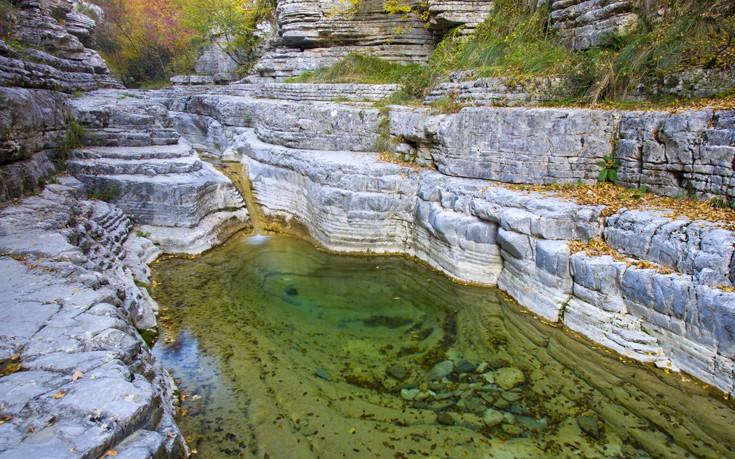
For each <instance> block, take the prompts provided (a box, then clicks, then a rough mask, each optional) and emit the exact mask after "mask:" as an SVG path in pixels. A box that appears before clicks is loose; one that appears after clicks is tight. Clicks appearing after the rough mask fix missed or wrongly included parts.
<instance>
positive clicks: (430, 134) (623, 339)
mask: <svg viewBox="0 0 735 459" xmlns="http://www.w3.org/2000/svg"><path fill="white" fill-rule="evenodd" d="M283 86H284V88H287V87H288V85H283ZM353 90H355V91H361V88H359V87H356V88H353V87H352V86H350V85H334V86H333V87H332V88H331V89H330V90H329V91H327V92H330V93H335V94H336V93H341V94H348V93H350V92H351V91H353ZM269 91H270V93H271V94H276V93H278V94H280V96H279V97H282V98H283V99H286V100H283V99H281V100H278V99H267V100H266V99H257V98H253V97H252V96H253V94H255V93H256V92H258V91H256V90H255V86H241V87H240V89H239V92H238V91H237V90H235V89H234V88H233V89H230V90H227V89H221V90H219V91H214V92H209V93H207V94H190V95H186V94H185V93H179V94H177V95H176V97H174V98H172V108H173V109H174V110H178V111H179V112H180V113H179V114H177V115H176V119H177V120H179V121H177V123H178V126H179V129H180V130H181V132H182V133H184V135H185V136H186V137H188V138H191V139H192V141H196V142H204V143H207V144H208V145H209V146H210V148H211V151H212V152H213V153H217V152H219V153H220V154H222V155H223V157H224V158H226V159H230V160H233V159H235V160H241V161H242V162H243V163H244V164H245V165H246V166H247V173H248V177H249V179H250V182H251V185H252V191H253V196H254V198H255V200H256V201H257V203H258V204H259V206H260V210H261V212H262V213H263V216H264V217H265V219H266V221H270V222H272V223H274V224H277V225H280V226H281V227H282V228H285V229H286V230H289V228H290V229H291V230H293V231H295V232H297V233H306V234H307V235H308V236H310V237H311V238H313V240H315V241H316V242H318V243H319V244H321V245H323V246H325V247H327V248H330V249H333V250H340V251H350V252H355V251H370V252H392V253H404V254H409V255H412V256H415V257H417V258H419V259H421V260H423V261H425V262H426V263H428V264H430V265H431V266H433V267H435V268H437V269H440V270H442V271H444V272H445V273H447V274H449V275H450V276H452V277H454V278H457V279H459V280H462V281H471V282H477V283H482V284H497V285H498V286H499V287H500V288H501V289H502V290H504V291H506V292H507V293H508V294H510V295H511V296H513V297H514V298H515V299H516V300H518V302H519V303H521V304H522V305H524V306H525V307H527V308H528V309H529V310H531V311H533V312H534V313H536V314H538V315H539V316H541V317H543V318H544V319H546V320H549V321H552V322H559V323H562V324H564V325H566V326H567V327H569V328H570V329H572V330H575V331H578V332H579V333H582V334H583V335H585V336H587V337H588V338H590V339H592V340H594V341H596V342H598V343H601V344H603V345H605V346H606V347H608V348H610V349H613V350H615V351H617V352H619V353H620V354H622V355H624V356H627V357H631V358H635V359H637V360H641V361H644V362H651V363H655V364H657V365H660V366H663V367H666V368H671V369H682V370H684V371H686V372H689V373H691V374H693V375H694V376H696V377H697V378H699V379H702V380H704V381H706V382H708V383H711V384H713V385H715V386H717V387H719V388H720V389H722V390H724V391H726V392H728V393H733V391H735V350H734V349H733V346H732V343H733V340H732V336H733V333H732V332H733V329H735V294H734V293H732V292H730V289H731V287H732V286H733V275H732V274H731V273H732V271H733V269H732V266H733V260H732V255H733V250H735V249H734V247H735V234H733V232H732V230H731V229H730V228H728V227H725V226H723V225H720V224H715V223H709V222H705V221H692V220H690V219H687V218H684V217H676V216H673V215H672V214H671V213H670V211H666V210H662V211H632V210H626V209H622V210H620V211H619V212H616V213H614V214H613V215H612V216H609V217H607V216H603V215H605V214H604V213H603V211H604V210H605V207H604V206H602V205H599V206H595V205H578V204H574V203H572V202H569V201H568V200H566V199H565V198H564V197H562V196H556V195H554V194H553V193H550V194H549V193H547V194H539V193H531V192H527V191H523V190H522V189H509V188H504V187H503V186H502V183H515V184H549V183H558V182H562V183H577V181H578V180H582V181H585V182H587V183H594V181H595V179H596V176H597V173H598V172H599V167H598V166H596V164H595V163H596V161H598V160H599V159H600V158H601V157H602V155H607V154H613V153H615V152H617V154H618V155H619V156H620V157H622V158H625V157H633V159H635V158H638V160H639V161H640V162H639V163H638V164H644V165H645V164H649V163H651V161H652V160H653V157H651V156H648V155H645V156H641V155H640V154H639V155H638V156H637V157H636V156H635V155H634V154H633V153H630V152H631V151H633V152H635V151H637V152H641V151H645V150H642V149H637V148H634V147H635V145H637V144H635V143H631V142H633V141H632V140H631V139H635V142H639V143H640V142H646V141H648V142H654V141H653V140H652V138H651V139H649V137H650V136H651V134H650V132H651V131H652V130H654V129H655V131H656V132H657V133H658V135H659V138H658V140H657V141H655V142H654V144H652V145H649V147H648V148H651V149H653V147H654V146H659V147H660V150H657V151H665V154H663V155H662V156H660V157H658V158H659V161H660V163H659V166H658V167H657V168H655V169H654V168H651V169H652V170H651V171H648V170H647V169H648V168H647V167H643V170H641V168H640V167H635V166H631V165H630V164H628V162H626V163H624V165H623V166H622V167H621V170H620V171H621V176H620V177H621V180H622V181H629V182H631V183H632V184H638V183H639V181H641V180H643V178H642V177H645V182H640V183H646V184H648V185H649V186H651V188H653V189H654V190H657V191H659V192H662V193H667V194H678V193H681V192H684V191H685V190H686V189H687V187H688V186H698V185H696V184H697V183H700V184H702V189H701V195H702V197H706V196H715V195H716V196H723V197H727V198H730V194H729V191H723V190H722V189H720V188H717V187H716V186H715V185H716V184H717V183H720V182H719V181H718V180H720V179H717V177H722V179H721V180H729V177H731V175H732V173H733V170H732V167H731V166H728V165H726V164H724V163H723V164H721V165H720V167H719V168H717V169H716V170H713V171H712V172H713V173H711V174H709V175H707V177H708V180H702V181H699V182H697V181H696V177H699V176H698V175H687V180H689V181H686V182H680V183H677V184H676V186H671V183H670V181H668V180H666V176H665V175H662V174H666V171H668V170H679V169H682V168H684V169H686V170H688V171H689V172H692V171H695V170H697V168H702V167H705V166H706V165H705V164H702V162H701V161H700V160H698V159H697V158H700V157H710V158H712V156H711V155H710V154H709V153H707V152H709V151H710V150H712V151H717V152H719V156H718V157H725V156H728V157H730V158H732V157H733V156H735V143H734V142H732V141H731V139H732V138H733V136H732V133H733V132H735V125H732V123H730V121H728V120H730V119H731V115H732V113H731V112H730V111H713V110H707V109H704V110H698V111H692V112H685V113H680V114H669V113H664V112H646V113H643V112H623V111H603V110H581V109H552V108H548V109H524V108H513V109H502V108H489V107H485V108H483V107H476V108H465V109H463V110H462V111H460V112H459V113H457V114H448V115H434V114H431V113H429V112H427V111H426V110H423V109H408V108H401V107H391V110H390V113H389V114H388V115H387V116H388V120H389V124H388V128H389V131H390V134H391V135H392V137H393V138H394V139H395V140H396V141H397V142H398V147H397V148H398V150H399V151H402V152H404V154H405V155H406V158H413V159H416V160H418V161H419V162H421V163H422V164H424V166H425V167H424V168H417V167H411V166H408V165H399V164H391V163H388V162H384V161H380V160H379V159H378V156H377V155H376V154H375V153H371V152H370V151H371V150H374V149H375V146H376V143H375V142H376V141H378V140H379V138H380V137H381V135H385V129H386V121H388V120H386V121H383V122H382V123H381V122H380V121H379V117H380V116H381V113H380V112H379V111H378V110H376V109H375V108H373V107H372V106H371V105H370V104H360V103H352V104H348V103H334V102H328V101H308V102H306V101H301V102H298V103H295V102H294V101H292V100H288V94H301V93H305V89H304V88H303V87H302V88H301V89H299V92H293V91H288V90H285V89H284V90H283V91H280V92H277V91H276V90H275V88H270V89H269ZM217 92H220V94H217ZM261 94H262V93H261ZM182 96H183V97H182ZM272 97H273V96H272ZM647 120H655V123H657V124H655V127H652V125H651V123H646V122H643V123H640V122H639V121H647ZM698 120H707V121H706V122H703V123H699V122H698ZM244 121H247V122H244ZM636 122H639V123H638V124H635V123H636ZM664 136H665V138H666V139H668V140H664ZM646 139H648V140H646ZM727 139H730V140H727ZM371 144H372V148H371ZM626 152H628V153H626ZM687 153H688V156H687ZM669 157H670V159H667V158H669ZM712 160H714V159H712ZM629 161H632V160H629ZM686 161H689V162H688V163H687V162H686ZM682 164H687V166H681V165H682ZM427 166H428V167H427ZM631 171H633V172H631ZM657 174H658V175H657ZM688 183H691V184H692V185H688ZM728 183H729V182H728ZM728 190H729V188H728ZM595 237H604V238H605V240H606V241H607V242H608V244H609V245H610V246H611V247H612V248H614V249H616V250H617V251H618V252H619V253H620V254H621V255H622V257H623V258H621V259H614V258H612V257H611V256H592V255H588V254H586V253H585V252H577V253H573V251H572V250H571V249H570V241H587V240H589V239H591V238H595ZM626 256H627V257H629V258H627V259H626V258H625V257H626ZM639 260H645V261H647V262H648V263H650V265H646V266H644V267H639V266H638V261H639ZM667 270H668V271H667Z"/></svg>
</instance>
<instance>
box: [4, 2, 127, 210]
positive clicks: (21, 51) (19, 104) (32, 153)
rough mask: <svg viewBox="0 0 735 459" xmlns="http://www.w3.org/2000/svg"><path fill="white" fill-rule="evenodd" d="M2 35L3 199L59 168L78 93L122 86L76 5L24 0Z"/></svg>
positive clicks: (16, 5)
mask: <svg viewBox="0 0 735 459" xmlns="http://www.w3.org/2000/svg"><path fill="white" fill-rule="evenodd" d="M2 23H3V27H2V29H3V35H2V36H0V104H1V105H2V106H3V107H4V109H3V110H2V111H1V112H0V202H4V201H7V200H9V199H12V198H17V197H19V196H21V195H23V194H24V193H28V192H31V191H34V190H36V189H37V188H38V185H39V183H40V182H42V181H43V180H45V179H46V178H48V177H49V176H50V174H52V173H54V172H57V171H59V170H60V164H59V159H60V158H59V154H58V153H59V148H60V146H62V145H63V143H64V141H65V138H66V136H67V124H68V122H69V120H70V107H69V104H68V103H69V100H70V99H71V98H72V93H74V92H79V91H89V90H92V89H97V88H105V87H119V84H118V83H117V82H115V80H113V79H112V78H111V77H110V76H109V70H108V68H107V64H105V62H104V61H103V60H102V58H101V57H100V56H99V54H97V52H96V51H94V50H93V49H91V48H90V47H89V46H91V45H92V44H93V42H92V39H91V36H92V30H93V28H94V26H95V23H94V21H92V20H91V19H90V18H88V17H87V16H85V15H83V14H81V13H79V12H77V11H75V9H74V7H73V3H72V2H71V1H70V0H58V1H41V2H38V1H30V0H28V1H25V0H23V1H17V2H13V3H12V4H11V10H10V11H8V12H6V13H5V14H4V16H3V18H2Z"/></svg>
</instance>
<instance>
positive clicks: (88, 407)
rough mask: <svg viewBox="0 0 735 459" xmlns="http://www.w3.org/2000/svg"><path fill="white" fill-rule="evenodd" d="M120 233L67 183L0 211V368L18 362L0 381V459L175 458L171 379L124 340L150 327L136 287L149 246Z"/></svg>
mask: <svg viewBox="0 0 735 459" xmlns="http://www.w3.org/2000/svg"><path fill="white" fill-rule="evenodd" d="M130 226H131V222H130V220H129V219H128V218H127V217H126V216H125V215H124V214H123V213H122V212H121V211H120V209H116V208H114V207H112V206H109V205H108V204H106V203H102V202H99V201H87V200H85V199H84V193H83V191H82V187H81V184H80V183H79V182H78V181H76V180H75V179H73V178H71V177H62V178H61V179H60V183H59V184H54V185H49V186H48V187H47V188H46V189H45V190H44V191H43V192H42V193H40V194H39V195H38V196H34V197H31V198H26V199H24V200H22V201H21V202H20V204H19V205H17V206H13V207H8V208H6V209H4V210H3V211H2V212H0V252H1V253H3V255H2V256H0V272H2V275H3V278H4V279H7V280H8V281H7V282H3V283H2V284H1V285H0V316H2V320H1V321H0V358H1V359H3V360H4V361H5V360H6V359H10V360H15V361H17V362H18V363H20V364H21V371H18V372H15V373H12V374H9V375H5V376H3V377H2V378H0V415H1V416H3V418H4V419H6V420H7V422H5V423H3V424H2V425H1V426H0V432H1V435H0V438H2V441H0V455H1V456H3V457H24V456H34V457H58V456H59V454H64V455H67V454H68V457H101V456H102V455H104V454H105V452H106V451H109V450H115V451H117V452H118V454H119V455H120V456H126V455H135V456H136V457H138V456H139V455H140V454H143V452H145V456H146V457H185V456H186V453H187V451H186V446H185V443H184V439H183V436H182V435H181V433H180V432H179V430H178V427H177V426H176V424H175V422H174V418H173V414H174V407H173V404H172V400H173V391H174V385H173V381H172V379H171V377H170V376H169V375H168V373H167V372H166V370H165V369H164V368H163V367H162V366H161V364H160V363H159V362H157V361H156V359H155V358H154V357H153V355H152V353H151V351H150V350H149V348H148V347H147V346H146V344H145V343H144V341H143V339H142V338H141V335H140V334H139V333H138V331H137V330H136V327H137V328H139V329H147V328H151V327H153V326H154V325H155V317H154V315H153V311H154V310H155V309H156V308H157V305H155V302H153V300H152V299H150V297H148V296H147V293H144V292H143V291H142V290H140V289H139V288H138V286H137V285H136V283H141V282H142V283H146V284H147V283H149V278H148V275H149V274H150V273H149V272H148V271H147V267H146V265H145V263H146V262H147V261H150V260H149V256H148V255H149V254H150V251H151V250H153V251H154V252H155V246H153V244H152V243H151V242H150V241H148V240H145V241H144V240H142V239H141V238H138V239H139V240H135V241H130V242H129V241H128V233H129V230H130ZM8 254H10V255H11V256H8ZM13 257H15V258H13ZM19 260H23V261H19ZM133 273H135V274H133ZM49 419H51V420H52V422H50V421H49ZM69 432H74V434H73V435H69ZM70 451H73V453H71V452H70Z"/></svg>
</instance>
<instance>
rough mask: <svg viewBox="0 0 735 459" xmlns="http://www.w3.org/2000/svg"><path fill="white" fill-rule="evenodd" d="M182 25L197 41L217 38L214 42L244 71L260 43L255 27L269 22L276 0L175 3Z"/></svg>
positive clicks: (216, 0) (177, 0) (178, 0)
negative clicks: (193, 33)
mask: <svg viewBox="0 0 735 459" xmlns="http://www.w3.org/2000/svg"><path fill="white" fill-rule="evenodd" d="M175 1H176V2H177V4H178V6H179V8H180V10H181V12H182V14H183V16H184V18H185V24H186V25H187V26H188V27H189V28H190V29H191V30H194V31H195V32H196V33H197V35H198V36H199V38H200V39H202V40H205V39H207V38H210V37H216V38H219V39H218V40H213V42H214V43H215V44H216V45H217V46H219V47H220V48H221V49H222V51H223V52H225V54H227V55H228V56H229V57H230V58H231V59H232V60H233V61H235V62H236V63H237V64H238V65H240V66H242V67H243V68H247V67H248V66H249V65H250V64H252V62H253V61H254V58H255V57H256V56H255V55H254V54H255V51H256V48H257V45H258V43H259V41H260V37H259V36H258V34H257V26H258V24H260V23H261V22H263V21H264V20H266V19H270V18H271V17H272V15H273V11H274V9H275V0H175Z"/></svg>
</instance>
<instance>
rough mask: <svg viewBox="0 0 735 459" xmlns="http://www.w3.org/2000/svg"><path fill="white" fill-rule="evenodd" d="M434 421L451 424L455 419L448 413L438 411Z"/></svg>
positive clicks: (446, 424)
mask: <svg viewBox="0 0 735 459" xmlns="http://www.w3.org/2000/svg"><path fill="white" fill-rule="evenodd" d="M436 422H437V423H439V424H442V425H445V426H453V425H454V423H455V422H456V421H455V420H454V416H452V415H451V414H449V413H439V414H437V415H436Z"/></svg>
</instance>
